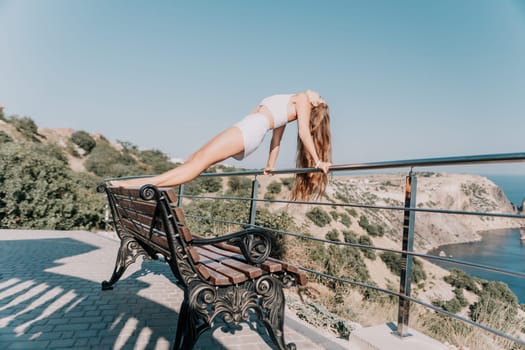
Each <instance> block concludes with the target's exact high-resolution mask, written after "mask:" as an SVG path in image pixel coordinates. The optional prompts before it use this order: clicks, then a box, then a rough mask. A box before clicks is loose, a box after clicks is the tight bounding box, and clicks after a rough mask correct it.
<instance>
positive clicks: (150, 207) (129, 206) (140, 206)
mask: <svg viewBox="0 0 525 350" xmlns="http://www.w3.org/2000/svg"><path fill="white" fill-rule="evenodd" d="M115 199H116V201H117V205H119V206H120V207H122V208H125V209H126V210H130V211H136V212H139V213H141V214H144V215H148V216H153V215H154V214H155V208H156V207H157V205H156V204H155V203H154V202H144V201H140V200H135V199H134V200H133V201H131V200H129V198H127V197H117V196H116V197H115Z"/></svg>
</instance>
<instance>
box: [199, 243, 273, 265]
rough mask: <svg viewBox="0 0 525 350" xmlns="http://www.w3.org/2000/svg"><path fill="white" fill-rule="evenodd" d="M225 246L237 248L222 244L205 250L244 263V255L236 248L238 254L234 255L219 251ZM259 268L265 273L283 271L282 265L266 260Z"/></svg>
mask: <svg viewBox="0 0 525 350" xmlns="http://www.w3.org/2000/svg"><path fill="white" fill-rule="evenodd" d="M225 246H228V247H232V248H237V247H234V246H231V245H229V244H224V243H219V244H214V245H209V246H206V248H208V249H209V250H211V251H213V252H215V253H218V254H221V253H222V252H224V253H223V254H224V255H226V254H228V256H229V257H230V258H233V259H237V260H240V261H244V262H246V259H245V258H244V255H242V254H241V250H240V249H238V248H237V249H238V251H239V253H235V252H233V251H230V250H229V249H224V250H223V249H221V248H223V247H225ZM219 247H220V248H219ZM261 268H262V269H263V270H265V271H268V272H279V271H282V270H283V265H282V264H279V263H276V262H274V261H268V260H266V261H264V262H263V263H261Z"/></svg>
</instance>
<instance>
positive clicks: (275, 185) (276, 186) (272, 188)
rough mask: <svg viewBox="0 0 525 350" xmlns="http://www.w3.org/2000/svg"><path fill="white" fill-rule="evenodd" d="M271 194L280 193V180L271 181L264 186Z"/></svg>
mask: <svg viewBox="0 0 525 350" xmlns="http://www.w3.org/2000/svg"><path fill="white" fill-rule="evenodd" d="M266 189H267V190H268V192H270V193H271V194H278V193H281V189H282V185H281V183H280V182H277V181H272V182H271V183H270V184H269V185H268V187H267V188H266Z"/></svg>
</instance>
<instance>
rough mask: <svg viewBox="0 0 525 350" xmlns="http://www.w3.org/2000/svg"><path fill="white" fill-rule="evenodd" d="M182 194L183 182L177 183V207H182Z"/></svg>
mask: <svg viewBox="0 0 525 350" xmlns="http://www.w3.org/2000/svg"><path fill="white" fill-rule="evenodd" d="M183 195H184V184H180V185H179V194H178V196H177V207H180V208H182V196H183Z"/></svg>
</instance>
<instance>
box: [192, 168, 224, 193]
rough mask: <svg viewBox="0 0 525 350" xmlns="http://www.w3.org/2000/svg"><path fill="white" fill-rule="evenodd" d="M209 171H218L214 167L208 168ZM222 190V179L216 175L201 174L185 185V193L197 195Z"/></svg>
mask: <svg viewBox="0 0 525 350" xmlns="http://www.w3.org/2000/svg"><path fill="white" fill-rule="evenodd" d="M206 172H207V173H216V172H217V170H216V169H215V168H214V167H210V168H208V169H206ZM221 190H222V181H221V178H220V177H216V176H199V177H197V178H196V179H195V180H192V181H191V182H188V183H187V184H185V185H184V193H185V194H188V195H191V196H197V195H199V194H203V193H215V192H219V191H221Z"/></svg>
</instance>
